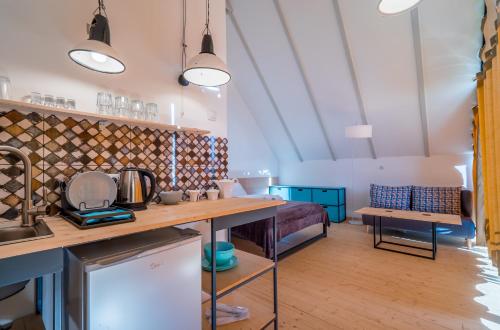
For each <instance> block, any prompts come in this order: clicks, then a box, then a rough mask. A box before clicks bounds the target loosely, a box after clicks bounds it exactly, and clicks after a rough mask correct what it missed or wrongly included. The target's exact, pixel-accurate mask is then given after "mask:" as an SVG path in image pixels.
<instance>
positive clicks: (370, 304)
mask: <svg viewBox="0 0 500 330" xmlns="http://www.w3.org/2000/svg"><path fill="white" fill-rule="evenodd" d="M389 234H390V233H389ZM418 238H419V237H416V239H418ZM372 240H373V236H372V234H370V233H367V232H366V231H365V228H364V227H362V226H354V225H349V224H347V223H344V224H336V225H334V226H333V227H331V228H330V229H329V237H328V238H326V239H322V240H320V241H318V242H316V243H314V244H313V245H311V246H309V247H307V248H305V249H303V250H301V251H299V252H297V253H296V254H294V255H291V256H289V257H287V258H285V259H284V260H282V261H280V262H279V272H278V277H279V299H280V301H279V308H280V311H279V324H280V327H281V328H283V329H427V330H429V329H497V328H500V299H499V298H498V297H499V295H498V294H499V293H500V278H498V277H497V276H496V274H495V270H494V269H493V268H492V266H491V264H489V262H488V259H487V258H486V255H485V251H484V250H483V249H481V248H475V249H473V250H467V249H465V248H464V247H463V246H462V245H463V242H461V241H446V242H444V241H443V239H441V240H440V244H439V247H438V254H437V259H436V260H435V261H432V260H426V259H421V258H416V257H412V256H407V255H401V254H396V253H391V252H387V251H382V250H376V249H373V241H372ZM243 290H244V292H245V294H249V295H256V296H258V297H259V298H260V299H264V300H266V301H268V302H269V303H271V302H272V295H270V294H269V293H270V292H272V277H271V274H267V275H266V276H264V277H263V278H262V279H259V280H257V281H255V282H254V283H251V284H250V285H248V286H247V287H245V288H243Z"/></svg>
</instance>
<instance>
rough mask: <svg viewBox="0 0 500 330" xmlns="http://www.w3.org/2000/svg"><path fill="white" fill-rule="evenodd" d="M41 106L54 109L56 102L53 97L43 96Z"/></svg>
mask: <svg viewBox="0 0 500 330" xmlns="http://www.w3.org/2000/svg"><path fill="white" fill-rule="evenodd" d="M43 105H45V106H46V107H54V106H55V105H56V100H55V98H54V96H53V95H50V94H45V96H44V97H43Z"/></svg>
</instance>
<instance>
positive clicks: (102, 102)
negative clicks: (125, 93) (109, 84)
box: [97, 92, 113, 114]
mask: <svg viewBox="0 0 500 330" xmlns="http://www.w3.org/2000/svg"><path fill="white" fill-rule="evenodd" d="M112 111H113V96H112V95H111V93H108V92H99V93H98V94H97V112H98V113H100V114H112Z"/></svg>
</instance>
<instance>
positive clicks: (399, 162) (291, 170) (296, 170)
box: [280, 155, 472, 216]
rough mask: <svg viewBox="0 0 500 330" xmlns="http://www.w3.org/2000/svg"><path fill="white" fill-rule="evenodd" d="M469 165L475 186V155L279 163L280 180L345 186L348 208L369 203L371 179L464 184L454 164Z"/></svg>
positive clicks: (386, 181) (348, 209)
mask: <svg viewBox="0 0 500 330" xmlns="http://www.w3.org/2000/svg"><path fill="white" fill-rule="evenodd" d="M460 165H465V166H466V168H467V183H466V185H467V188H471V186H472V178H471V168H472V155H450V156H432V157H429V158H426V157H411V156H410V157H387V158H379V159H366V158H363V159H341V160H338V161H336V162H333V161H307V162H303V163H287V164H281V165H280V183H281V184H297V185H321V186H345V187H346V189H347V212H348V216H351V213H352V211H353V210H356V209H359V208H361V207H363V206H367V205H368V204H369V200H370V199H369V198H370V195H369V186H370V183H376V184H384V185H425V186H462V184H463V179H462V176H461V174H460V173H459V172H458V171H457V170H456V169H455V166H460Z"/></svg>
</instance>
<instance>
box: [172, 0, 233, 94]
mask: <svg viewBox="0 0 500 330" xmlns="http://www.w3.org/2000/svg"><path fill="white" fill-rule="evenodd" d="M203 33H204V35H203V40H202V42H201V52H200V53H199V54H198V55H196V56H195V57H193V58H192V59H191V60H190V61H189V62H188V63H187V66H186V68H185V69H184V71H183V73H182V75H181V77H182V79H185V80H186V81H187V82H190V83H192V84H195V85H199V86H207V87H215V86H221V85H224V84H227V83H228V82H229V80H231V75H230V74H229V70H228V69H227V67H226V64H225V63H224V62H223V61H222V60H221V59H220V58H219V57H217V55H215V52H214V42H213V39H212V34H211V32H210V0H207V1H206V22H205V30H204V31H203ZM181 77H179V83H181V85H183V86H185V84H183V83H182V82H181Z"/></svg>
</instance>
